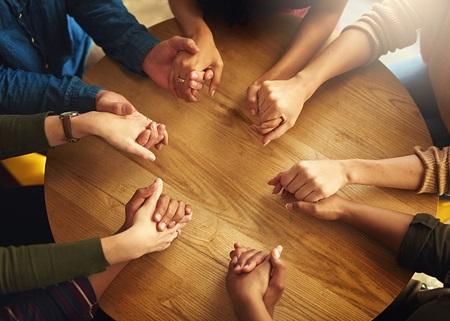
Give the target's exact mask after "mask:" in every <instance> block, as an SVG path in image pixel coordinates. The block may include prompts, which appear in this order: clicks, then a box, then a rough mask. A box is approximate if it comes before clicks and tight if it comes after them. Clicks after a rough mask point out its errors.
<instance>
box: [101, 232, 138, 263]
mask: <svg viewBox="0 0 450 321" xmlns="http://www.w3.org/2000/svg"><path fill="white" fill-rule="evenodd" d="M134 239H135V238H134V236H133V234H132V233H130V230H126V231H123V232H121V233H118V234H115V235H112V236H109V237H106V238H102V239H101V244H102V248H103V253H104V255H105V258H106V261H107V262H108V263H109V264H110V265H113V264H118V263H125V262H129V261H131V260H134V259H137V258H139V257H141V256H142V255H143V254H144V253H142V251H141V249H140V248H139V246H136V245H137V244H135V242H134Z"/></svg>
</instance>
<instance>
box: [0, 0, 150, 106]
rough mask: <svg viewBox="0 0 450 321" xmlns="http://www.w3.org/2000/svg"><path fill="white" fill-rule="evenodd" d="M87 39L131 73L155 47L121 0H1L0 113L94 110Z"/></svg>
mask: <svg viewBox="0 0 450 321" xmlns="http://www.w3.org/2000/svg"><path fill="white" fill-rule="evenodd" d="M88 35H89V36H88ZM90 37H92V39H93V40H94V41H95V42H96V43H97V44H98V45H99V46H101V47H102V48H103V50H104V51H105V52H106V54H107V55H108V56H110V57H111V58H113V59H115V60H117V61H118V62H120V63H121V64H122V65H123V66H124V67H126V68H127V69H128V70H130V71H132V72H135V73H142V70H141V66H142V63H143V61H144V58H145V56H146V55H147V53H148V52H149V50H150V49H151V48H153V47H154V46H155V45H156V44H157V43H158V40H156V39H155V38H154V37H153V36H151V35H150V34H149V33H148V31H147V29H146V28H145V27H144V26H142V25H140V24H139V23H138V22H137V20H136V19H135V17H134V16H133V15H131V14H130V13H129V12H128V10H127V9H126V8H125V6H124V5H123V3H122V1H120V0H0V114H31V113H39V112H44V111H49V110H52V111H55V112H63V111H68V110H79V111H81V112H84V111H89V110H93V109H95V97H96V95H97V93H98V91H99V90H100V88H99V87H97V86H93V85H88V84H87V83H85V82H84V81H82V80H81V79H80V77H81V76H82V73H83V66H84V63H85V59H86V56H87V54H88V52H89V49H90V46H91V43H92V40H91V38H90Z"/></svg>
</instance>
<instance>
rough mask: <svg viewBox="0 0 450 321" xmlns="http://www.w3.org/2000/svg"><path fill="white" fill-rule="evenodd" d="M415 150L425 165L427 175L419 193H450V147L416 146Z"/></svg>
mask: <svg viewBox="0 0 450 321" xmlns="http://www.w3.org/2000/svg"><path fill="white" fill-rule="evenodd" d="M415 152H416V155H417V156H418V157H419V158H420V160H421V161H422V163H423V165H424V167H425V175H424V177H423V181H422V184H421V186H420V188H419V189H418V190H417V193H438V194H439V195H443V194H447V195H450V186H449V182H450V177H449V175H450V147H445V148H443V149H439V148H437V147H434V146H433V147H430V148H428V149H422V148H421V147H416V148H415Z"/></svg>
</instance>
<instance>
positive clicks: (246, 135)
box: [45, 16, 437, 321]
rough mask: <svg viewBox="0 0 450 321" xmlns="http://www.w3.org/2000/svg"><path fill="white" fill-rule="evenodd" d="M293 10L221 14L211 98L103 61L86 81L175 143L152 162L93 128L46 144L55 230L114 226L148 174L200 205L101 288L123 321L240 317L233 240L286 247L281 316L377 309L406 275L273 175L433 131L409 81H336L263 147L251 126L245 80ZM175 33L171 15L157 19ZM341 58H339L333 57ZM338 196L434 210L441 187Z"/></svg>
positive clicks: (165, 33) (160, 30) (72, 235)
mask: <svg viewBox="0 0 450 321" xmlns="http://www.w3.org/2000/svg"><path fill="white" fill-rule="evenodd" d="M297 23H298V21H297V20H296V19H294V18H291V17H286V16H281V17H276V18H274V19H273V20H272V21H268V20H265V21H264V24H262V25H260V26H258V25H256V24H255V25H248V26H246V27H245V28H229V27H227V26H225V25H221V24H219V23H215V24H214V25H213V30H214V32H215V36H216V43H217V46H218V48H219V50H220V51H221V53H222V57H223V60H224V63H225V69H224V75H223V80H222V84H221V86H220V89H219V90H218V92H217V93H216V97H215V98H214V99H211V98H209V97H207V96H206V95H204V96H203V97H202V98H201V101H200V102H199V103H196V104H187V103H184V102H183V101H180V100H175V99H174V98H172V97H171V96H170V94H169V93H168V92H166V91H164V90H162V89H159V88H156V86H155V85H154V84H153V83H152V82H151V81H150V80H148V79H144V78H141V77H139V76H135V75H132V74H130V73H128V72H126V71H124V70H123V69H122V68H121V67H119V66H118V65H117V64H116V63H113V62H111V61H110V60H109V59H104V60H102V61H101V62H100V63H99V64H97V65H96V66H95V67H94V68H93V69H91V70H90V71H89V72H88V74H87V77H86V79H87V80H88V81H89V82H92V83H95V84H98V85H101V86H103V87H104V88H107V89H110V90H115V91H117V92H119V93H121V94H123V95H125V96H126V97H128V98H129V99H130V100H131V101H132V102H133V103H134V104H135V106H136V107H137V108H138V109H139V110H140V111H141V112H143V113H144V114H146V115H148V116H149V117H150V118H151V119H154V120H157V121H158V122H162V123H165V124H166V125H167V127H168V130H169V133H170V145H169V146H168V147H166V148H164V150H163V151H161V152H158V153H157V157H158V159H157V160H156V162H154V163H151V162H147V161H143V160H141V159H138V158H135V157H131V156H129V155H125V154H122V153H120V152H117V151H116V150H114V149H113V148H111V147H109V146H108V145H107V144H105V143H103V142H102V141H100V140H99V139H97V138H88V139H83V141H81V142H79V143H77V144H75V145H70V146H69V145H66V146H63V147H61V148H57V149H54V150H52V151H51V152H50V153H49V156H48V161H47V170H46V184H45V187H46V188H45V191H46V201H47V208H48V215H49V219H50V224H51V227H52V231H53V233H54V236H55V239H56V240H57V241H58V242H67V241H73V240H80V239H84V238H89V237H93V236H97V235H98V236H106V235H108V234H111V233H113V232H114V231H115V230H116V229H117V228H118V227H119V226H120V225H121V223H122V221H123V217H124V214H123V213H124V204H125V203H126V202H127V201H128V199H129V198H130V197H131V195H132V194H133V192H134V191H135V190H136V189H137V188H139V187H142V186H146V185H148V184H149V183H151V182H152V181H153V179H154V178H155V176H158V177H161V178H163V179H164V181H165V191H166V192H167V193H168V194H169V195H172V196H174V197H177V198H179V199H182V200H185V201H187V202H189V203H190V204H192V206H193V209H194V220H193V221H192V222H191V223H190V224H189V225H188V226H187V227H186V228H185V229H184V231H183V232H184V233H183V234H182V235H181V237H180V239H179V240H177V241H176V242H174V244H173V245H172V247H170V248H169V249H168V250H167V251H165V252H163V253H158V254H151V255H147V256H146V257H143V258H141V259H139V260H137V261H135V262H132V263H131V264H129V266H128V267H127V268H126V269H125V270H124V271H123V272H122V273H121V274H120V276H119V277H118V278H117V279H116V281H115V282H114V283H113V284H112V286H111V287H110V288H109V290H108V291H107V292H106V294H105V296H104V297H103V298H102V300H101V306H102V307H103V309H104V310H105V311H106V312H107V313H109V314H110V315H111V316H112V317H114V318H115V319H117V320H130V321H136V320H139V321H140V320H171V321H173V320H196V321H199V320H211V321H212V320H214V321H216V320H220V321H226V320H234V319H235V318H234V315H233V311H232V307H231V305H230V301H229V299H228V296H227V293H226V289H225V282H224V280H225V274H226V271H227V264H228V253H229V251H230V249H231V248H232V245H233V242H235V241H240V242H241V243H243V244H246V245H249V246H253V247H257V248H264V249H270V248H272V247H274V246H275V245H277V244H282V245H283V246H284V248H285V251H284V252H283V256H284V258H285V260H286V261H287V263H288V278H287V289H286V291H285V294H284V296H283V298H282V300H281V302H280V304H279V306H278V308H277V310H276V313H275V319H276V320H279V321H281V320H285V321H287V320H352V321H354V320H369V319H372V318H373V317H374V316H375V315H377V314H378V313H379V312H381V311H382V310H383V309H384V308H385V307H386V306H387V305H388V304H389V303H390V302H391V301H392V300H393V298H395V297H396V295H397V294H398V293H399V292H400V291H401V289H402V288H403V287H404V286H405V285H406V283H407V281H408V280H409V278H410V277H411V274H412V273H411V272H409V271H406V270H404V269H402V268H401V267H399V266H398V265H397V263H396V261H395V255H394V253H392V252H390V251H389V250H387V249H385V248H384V247H382V246H381V245H380V244H378V243H377V242H375V241H373V240H371V239H370V238H368V237H367V236H365V235H364V234H362V233H360V232H358V231H356V230H354V229H352V228H350V227H348V226H345V225H343V224H339V223H334V222H331V223H330V222H328V223H326V222H321V221H318V220H315V219H312V218H309V217H306V216H302V215H299V214H292V213H289V212H288V211H287V210H285V208H284V202H283V200H282V199H281V197H280V196H273V195H271V188H270V187H269V186H267V184H266V182H267V181H268V180H269V179H270V178H272V177H273V176H274V175H275V174H276V173H278V172H279V171H280V170H283V169H286V168H288V167H290V166H291V165H292V164H293V162H294V161H296V160H299V159H324V158H329V159H336V158H353V157H359V158H381V157H394V156H400V155H405V154H408V153H411V152H412V151H413V147H414V146H415V145H429V144H430V143H431V140H430V137H429V134H428V131H427V130H426V126H425V123H424V121H423V119H422V118H421V116H420V114H419V111H418V109H417V107H416V106H415V105H414V103H413V102H412V100H411V98H410V97H409V95H408V94H407V92H406V90H405V89H404V88H403V87H402V86H401V84H400V83H399V82H398V81H397V80H396V79H395V78H394V76H393V75H392V74H391V73H390V72H389V71H388V70H387V69H386V68H385V67H384V66H382V65H381V64H380V63H375V64H374V65H372V66H371V67H368V68H365V69H362V70H360V71H358V72H355V73H350V74H347V75H345V76H343V77H340V78H339V79H336V80H333V81H331V82H329V83H327V84H326V85H324V86H323V88H321V90H320V91H319V92H318V93H317V94H316V95H315V96H314V97H313V98H312V99H311V100H310V101H309V102H308V103H307V104H306V106H305V108H304V110H303V112H302V114H301V116H300V119H299V120H298V122H297V124H296V126H295V127H294V128H292V129H291V130H290V131H289V132H288V133H287V134H285V135H284V136H283V137H282V138H281V139H279V140H277V141H274V142H272V143H271V144H269V145H268V146H267V147H263V146H262V145H261V144H260V142H259V138H258V136H257V135H256V134H255V133H254V132H253V131H252V130H251V129H250V128H249V115H248V113H247V111H246V108H245V91H246V88H247V86H248V85H249V84H250V83H251V82H252V81H253V80H254V79H256V78H257V77H258V76H259V75H260V74H261V73H262V72H263V71H264V70H266V69H267V68H268V67H269V66H270V65H271V64H272V63H273V62H274V61H275V60H276V58H277V57H278V56H279V55H280V53H281V52H282V51H283V50H284V48H285V47H286V45H287V44H288V42H289V39H290V37H291V35H292V34H293V33H294V32H295V30H296V24H297ZM151 30H152V32H153V33H154V34H155V35H157V36H158V37H160V38H161V39H165V38H168V37H170V36H172V35H175V34H179V33H180V30H179V28H178V27H177V25H176V23H175V22H174V20H170V21H166V22H164V23H162V24H159V25H157V26H155V27H153V28H151ZM337 59H338V58H337ZM340 194H341V195H342V196H343V197H346V198H349V199H352V200H355V201H359V202H363V203H367V204H371V205H375V206H380V207H386V208H390V209H393V210H399V211H404V212H408V213H411V214H413V213H416V212H419V211H421V212H422V211H424V212H430V213H434V211H435V208H436V204H437V198H436V197H433V196H424V195H422V196H418V195H415V193H413V192H406V191H397V190H392V189H379V188H373V187H358V186H350V187H346V188H344V189H343V190H342V192H341V193H340Z"/></svg>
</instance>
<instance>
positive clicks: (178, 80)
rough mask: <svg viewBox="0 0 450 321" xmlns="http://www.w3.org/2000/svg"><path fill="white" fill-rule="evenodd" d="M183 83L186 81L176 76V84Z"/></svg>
mask: <svg viewBox="0 0 450 321" xmlns="http://www.w3.org/2000/svg"><path fill="white" fill-rule="evenodd" d="M185 81H186V79H184V78H181V77H180V76H178V78H177V82H178V83H180V84H184V82H185Z"/></svg>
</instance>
